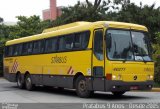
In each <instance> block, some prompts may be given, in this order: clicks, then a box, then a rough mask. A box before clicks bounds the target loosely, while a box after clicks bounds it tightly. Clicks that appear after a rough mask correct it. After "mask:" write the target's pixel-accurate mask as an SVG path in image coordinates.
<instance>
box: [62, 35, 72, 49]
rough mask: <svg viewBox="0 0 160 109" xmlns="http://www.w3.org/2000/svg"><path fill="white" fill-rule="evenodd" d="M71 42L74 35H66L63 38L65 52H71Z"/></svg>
mask: <svg viewBox="0 0 160 109" xmlns="http://www.w3.org/2000/svg"><path fill="white" fill-rule="evenodd" d="M73 40H74V35H73V34H71V35H66V36H65V41H64V42H65V43H64V44H65V50H72V49H73Z"/></svg>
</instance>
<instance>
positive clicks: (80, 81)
mask: <svg viewBox="0 0 160 109" xmlns="http://www.w3.org/2000/svg"><path fill="white" fill-rule="evenodd" d="M76 93H77V95H78V96H79V97H81V98H88V97H90V96H91V91H89V90H88V89H87V85H86V79H85V77H84V76H79V77H78V78H77V79H76Z"/></svg>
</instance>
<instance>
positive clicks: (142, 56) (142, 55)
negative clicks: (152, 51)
mask: <svg viewBox="0 0 160 109" xmlns="http://www.w3.org/2000/svg"><path fill="white" fill-rule="evenodd" d="M135 56H141V58H142V60H143V62H144V63H147V61H146V60H145V59H144V56H147V55H146V54H137V55H135Z"/></svg>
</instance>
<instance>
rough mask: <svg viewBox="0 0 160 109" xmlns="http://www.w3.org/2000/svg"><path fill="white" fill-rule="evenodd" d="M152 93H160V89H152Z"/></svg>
mask: <svg viewBox="0 0 160 109" xmlns="http://www.w3.org/2000/svg"><path fill="white" fill-rule="evenodd" d="M151 92H160V88H152V90H151Z"/></svg>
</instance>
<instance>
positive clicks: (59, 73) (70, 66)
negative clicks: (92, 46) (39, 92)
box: [43, 50, 91, 88]
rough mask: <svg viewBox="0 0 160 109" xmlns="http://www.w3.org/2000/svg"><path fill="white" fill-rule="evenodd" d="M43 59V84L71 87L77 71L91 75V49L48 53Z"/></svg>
mask: <svg viewBox="0 0 160 109" xmlns="http://www.w3.org/2000/svg"><path fill="white" fill-rule="evenodd" d="M46 58H48V59H46ZM44 59H46V60H44V63H46V65H44V67H43V84H44V85H49V86H57V87H68V88H73V78H74V76H75V75H76V74H77V73H82V74H83V75H84V76H91V50H85V51H75V52H64V53H55V54H49V55H46V56H45V57H44Z"/></svg>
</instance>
